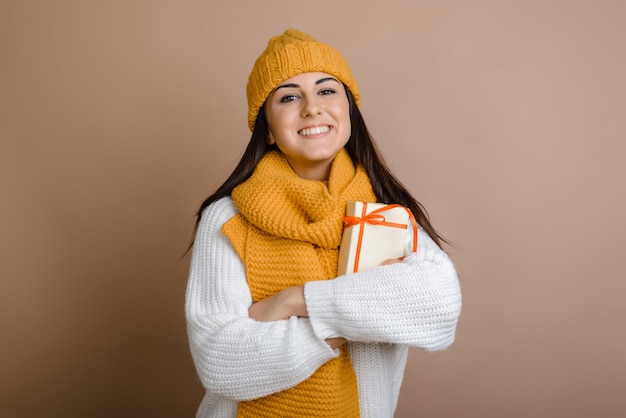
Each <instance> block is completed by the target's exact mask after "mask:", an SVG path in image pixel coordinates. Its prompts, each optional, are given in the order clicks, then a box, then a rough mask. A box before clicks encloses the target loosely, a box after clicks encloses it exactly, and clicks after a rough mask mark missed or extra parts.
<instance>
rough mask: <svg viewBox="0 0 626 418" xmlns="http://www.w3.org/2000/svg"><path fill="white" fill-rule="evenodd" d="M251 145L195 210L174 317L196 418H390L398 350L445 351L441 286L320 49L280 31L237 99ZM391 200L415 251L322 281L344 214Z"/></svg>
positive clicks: (451, 303)
mask: <svg viewBox="0 0 626 418" xmlns="http://www.w3.org/2000/svg"><path fill="white" fill-rule="evenodd" d="M247 95H248V105H249V109H248V121H249V127H250V129H251V130H252V137H251V140H250V143H249V144H248V147H247V149H246V151H245V153H244V155H243V157H242V159H241V161H240V163H239V165H238V166H237V168H236V169H235V170H234V172H233V173H232V174H231V175H230V177H229V178H228V179H227V180H226V182H225V183H224V184H223V185H222V186H220V187H219V188H218V189H217V191H216V192H215V193H214V194H213V195H211V196H210V197H209V198H207V199H206V200H205V201H204V202H203V203H202V205H201V206H200V209H199V211H198V219H197V222H196V234H195V241H194V246H193V254H192V261H191V269H190V276H189V284H188V288H187V296H186V314H187V321H188V333H189V340H190V346H191V352H192V356H193V359H194V362H195V365H196V369H197V372H198V375H199V376H200V379H201V381H202V383H203V385H204V386H205V388H206V395H205V397H204V399H203V401H202V404H201V405H200V408H199V410H198V413H197V416H198V417H236V416H237V417H246V416H249V417H263V416H267V417H308V416H315V417H359V416H361V417H376V418H381V417H382V418H384V417H392V416H393V413H394V410H395V408H396V404H397V399H398V394H399V391H400V384H401V381H402V376H403V373H404V368H405V364H406V359H407V353H408V347H409V346H413V347H421V348H424V349H426V350H429V351H435V350H442V349H445V348H447V347H448V346H449V345H450V344H451V343H452V342H453V340H454V334H455V329H456V324H457V320H458V316H459V313H460V309H461V294H460V289H459V284H458V279H457V275H456V272H455V269H454V266H453V265H452V263H451V261H450V259H449V258H448V256H447V255H446V254H445V252H444V251H443V250H442V249H441V248H440V243H441V241H442V239H441V237H440V236H439V235H438V234H437V232H436V231H435V229H434V228H433V227H432V225H431V224H430V222H429V220H428V218H427V216H426V213H425V211H424V210H423V208H422V207H421V205H420V204H419V203H418V202H417V201H416V200H415V199H414V198H413V197H412V196H411V194H410V193H409V192H408V191H407V190H406V188H405V187H404V186H402V184H401V183H400V182H399V181H398V180H397V179H396V178H395V177H394V176H393V175H392V174H391V173H390V171H389V169H388V168H387V167H386V166H385V164H384V162H383V160H382V158H381V157H380V156H379V155H378V152H377V150H376V148H375V145H374V143H373V141H372V139H371V138H370V135H369V133H368V131H367V128H366V127H365V123H364V121H363V119H362V117H361V114H360V112H359V109H358V104H359V99H360V96H359V91H358V87H357V84H356V82H355V80H354V77H353V75H352V72H351V71H350V68H349V66H348V64H347V63H346V62H345V60H344V58H343V57H342V56H341V54H340V53H339V52H338V51H337V50H336V49H334V48H332V47H331V46H329V45H326V44H324V43H321V42H318V41H316V40H315V39H314V38H312V37H311V36H309V35H307V34H304V33H302V32H300V31H297V30H294V29H290V30H287V31H286V32H285V33H284V34H282V35H280V36H275V37H273V38H272V39H271V40H270V41H269V43H268V46H267V49H266V50H265V51H264V52H263V53H262V54H261V56H260V57H259V58H258V59H257V61H256V63H255V65H254V67H253V69H252V73H251V74H250V77H249V80H248V86H247ZM350 200H353V201H365V202H373V201H377V202H385V203H397V204H401V205H403V206H406V207H407V208H409V209H410V210H411V211H412V213H413V214H414V215H415V218H416V219H417V222H418V224H419V227H418V234H419V238H418V242H419V246H418V249H417V252H415V253H412V254H410V255H408V256H407V257H403V258H401V259H396V260H389V261H387V262H385V263H383V264H384V265H381V266H379V267H377V268H374V269H371V270H368V271H364V272H358V273H353V274H348V275H344V276H341V277H336V274H337V258H338V248H339V244H340V242H341V234H342V221H343V215H344V214H345V209H346V202H347V201H350Z"/></svg>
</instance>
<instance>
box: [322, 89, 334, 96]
mask: <svg viewBox="0 0 626 418" xmlns="http://www.w3.org/2000/svg"><path fill="white" fill-rule="evenodd" d="M335 93H336V91H335V89H330V88H328V89H323V90H320V92H319V93H318V94H319V95H320V96H326V95H328V94H335Z"/></svg>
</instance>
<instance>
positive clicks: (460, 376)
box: [0, 0, 626, 418]
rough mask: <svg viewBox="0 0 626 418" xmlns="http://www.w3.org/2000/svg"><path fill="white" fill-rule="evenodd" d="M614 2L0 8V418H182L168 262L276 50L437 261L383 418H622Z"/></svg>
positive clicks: (182, 358) (624, 45)
mask: <svg viewBox="0 0 626 418" xmlns="http://www.w3.org/2000/svg"><path fill="white" fill-rule="evenodd" d="M625 21H626V2H624V1H611V0H601V1H591V0H588V1H574V0H572V1H565V0H562V1H557V0H546V1H544V0H541V1H540V0H528V1H495V0H493V1H489V0H475V1H461V0H458V1H427V0H417V1H416V0H413V1H406V2H402V1H384V2H383V1H379V0H377V1H357V0H349V1H336V0H333V1H326V0H320V1H317V2H304V1H270V0H266V1H263V2H250V1H241V0H238V1H233V0H228V1H227V0H221V1H163V0H154V1H148V0H145V1H78V0H76V1H67V0H59V1H28V0H20V1H18V0H14V1H10V0H2V1H0V141H1V142H0V191H1V197H0V199H1V200H0V202H1V206H0V210H1V213H0V236H1V240H0V242H1V247H0V257H1V262H0V277H1V280H2V281H1V288H0V302H1V303H0V333H1V335H0V347H1V357H0V416H3V417H16V418H20V417H189V416H192V415H193V413H194V411H195V409H196V407H197V404H198V402H199V401H200V398H201V395H202V389H201V387H200V384H199V381H198V379H197V378H196V375H195V371H194V369H193V365H192V363H191V359H190V356H189V353H188V348H187V342H186V334H185V323H184V316H183V298H184V289H185V285H186V275H187V269H188V262H189V260H188V258H186V257H185V258H181V254H182V253H183V251H184V249H185V247H186V245H187V244H188V240H189V238H190V235H191V232H192V226H193V221H194V218H193V215H194V212H195V210H196V208H197V206H198V205H199V203H200V202H201V201H202V199H204V197H206V196H207V195H208V194H209V193H210V192H211V191H212V190H213V189H214V188H215V187H216V186H217V185H218V184H219V183H220V182H221V181H223V180H224V179H225V177H226V175H227V174H228V173H229V172H230V171H231V170H232V169H233V168H234V165H235V163H236V162H237V161H238V159H239V157H240V155H241V153H242V151H243V149H244V147H245V145H246V143H247V141H248V139H249V132H248V130H247V127H246V104H245V82H246V79H247V75H248V73H249V70H250V68H251V66H252V64H253V62H254V59H255V58H256V57H257V56H258V54H259V53H260V52H261V51H262V50H263V48H264V47H265V45H266V42H267V40H268V39H269V37H270V36H272V35H275V34H278V33H281V32H282V31H283V30H284V29H285V28H287V27H290V26H293V27H298V28H300V29H302V30H304V31H307V32H309V33H311V34H313V35H314V36H315V37H317V38H318V39H320V40H323V41H326V42H329V43H331V44H333V45H335V46H336V47H338V48H339V49H340V50H341V51H342V52H344V55H345V56H346V57H347V59H348V61H349V62H350V63H351V65H352V67H353V70H354V73H355V75H356V77H357V80H358V82H359V85H360V88H361V92H362V96H363V100H362V110H363V113H364V115H365V118H366V120H367V121H368V124H369V127H370V128H371V131H372V133H373V134H374V136H375V138H376V139H377V140H378V142H379V145H380V147H381V149H382V151H383V153H384V155H385V157H386V159H387V160H388V162H389V164H390V165H391V166H392V167H393V168H394V170H395V172H396V173H397V174H398V176H399V177H400V178H401V179H403V180H404V182H405V183H406V184H407V186H408V187H409V188H410V189H411V190H412V192H414V194H415V195H416V196H417V197H418V199H419V200H421V201H422V203H424V204H425V205H426V207H427V209H428V210H429V212H430V214H431V217H432V219H433V221H434V223H435V225H436V226H437V227H438V228H439V229H440V230H441V231H442V232H443V233H444V234H445V235H446V236H447V237H449V238H450V239H451V240H452V241H453V242H454V243H455V246H454V247H453V248H449V253H450V254H451V256H452V257H453V259H454V261H455V263H456V265H457V267H458V270H459V273H460V276H461V280H462V286H463V292H464V308H463V313H462V317H461V321H460V324H459V329H458V337H457V341H456V343H455V345H453V347H452V348H450V349H449V350H448V351H446V352H442V353H436V354H429V353H424V352H422V351H419V350H412V351H411V355H410V358H409V364H408V368H407V371H406V376H405V383H404V386H403V391H402V394H401V398H400V404H399V407H398V412H397V417H437V418H438V417H441V418H443V417H477V418H486V417H488V418H491V417H493V418H496V417H498V418H500V417H506V418H516V417H532V418H541V417H546V418H547V417H568V418H572V417H618V416H625V415H624V414H626V401H625V400H624V397H623V394H624V389H625V383H624V382H625V378H626V361H625V360H624V357H623V356H624V352H625V349H626V336H625V334H624V320H625V319H626V307H625V306H624V303H623V299H624V294H625V290H626V286H625V284H624V279H625V276H626V274H625V273H624V262H623V260H624V250H626V245H625V244H624V242H625V236H626V222H625V221H624V214H625V213H626V192H625V189H626V187H625V179H626V164H624V159H625V157H626V141H625V140H626V122H625V120H626V118H625V117H624V116H625V115H624V113H625V107H626V87H625V86H626V76H625V74H626V26H625V25H624V22H625Z"/></svg>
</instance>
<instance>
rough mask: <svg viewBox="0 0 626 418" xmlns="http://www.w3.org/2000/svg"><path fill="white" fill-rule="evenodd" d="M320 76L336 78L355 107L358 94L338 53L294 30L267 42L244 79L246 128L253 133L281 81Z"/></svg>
mask: <svg viewBox="0 0 626 418" xmlns="http://www.w3.org/2000/svg"><path fill="white" fill-rule="evenodd" d="M318 71H319V72H324V73H327V74H330V75H332V76H335V77H337V79H338V80H339V81H341V82H342V83H343V84H345V85H346V86H347V87H348V88H349V89H350V92H351V93H352V95H353V96H354V100H355V102H356V104H357V106H358V105H359V100H360V94H359V88H358V86H357V84H356V81H355V79H354V76H353V75H352V71H351V70H350V67H349V66H348V63H347V62H346V60H345V59H344V58H343V56H342V55H341V53H339V51H337V50H336V49H335V48H333V47H332V46H330V45H327V44H325V43H322V42H319V41H317V40H315V39H314V38H313V37H312V36H310V35H307V34H306V33H303V32H301V31H299V30H297V29H287V30H286V31H285V33H283V34H282V35H280V36H274V37H273V38H272V39H270V40H269V42H268V44H267V48H266V49H265V51H263V53H262V54H261V55H260V56H259V58H257V60H256V62H255V64H254V67H253V68H252V72H251V73H250V76H249V77H248V85H247V95H248V126H249V127H250V130H251V131H252V130H254V124H255V122H256V118H257V115H258V114H259V108H260V107H261V106H263V103H265V100H266V99H267V97H268V96H269V95H270V93H271V92H272V91H273V90H274V89H275V88H276V87H277V86H278V85H279V84H280V83H282V82H283V81H285V80H287V79H288V78H291V77H294V76H296V75H298V74H301V73H306V72H318Z"/></svg>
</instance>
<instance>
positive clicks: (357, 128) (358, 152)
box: [187, 86, 448, 251]
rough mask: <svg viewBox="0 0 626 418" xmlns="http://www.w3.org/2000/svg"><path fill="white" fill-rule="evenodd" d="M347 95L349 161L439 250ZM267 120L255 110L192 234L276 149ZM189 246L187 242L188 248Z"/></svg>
mask: <svg viewBox="0 0 626 418" xmlns="http://www.w3.org/2000/svg"><path fill="white" fill-rule="evenodd" d="M344 88H345V90H346V93H347V95H348V103H349V106H350V124H351V127H352V128H351V129H352V131H351V133H350V139H349V140H348V143H347V144H346V145H345V148H346V150H347V151H348V154H349V155H350V158H351V159H352V162H353V163H354V164H355V165H359V164H360V165H362V166H363V167H364V168H365V171H366V172H367V174H368V176H369V178H370V182H371V183H372V188H373V189H374V194H375V195H376V198H377V200H378V202H381V203H397V204H400V205H403V206H406V207H407V208H409V209H410V210H411V212H413V216H415V220H416V221H417V223H418V224H419V225H420V226H421V227H422V228H423V229H424V231H426V232H427V233H428V235H430V237H431V238H432V239H433V240H434V241H435V242H436V243H437V245H439V246H440V247H441V244H442V242H445V243H448V241H447V240H446V239H445V238H443V237H442V236H441V235H440V234H439V233H438V232H437V231H436V230H435V228H434V227H433V226H432V224H431V223H430V220H429V218H428V213H427V212H426V209H425V208H424V207H423V206H422V204H421V203H419V202H418V201H417V200H416V199H415V198H414V197H413V196H412V195H411V193H409V191H408V190H407V189H406V187H404V185H403V184H402V183H401V182H400V181H399V180H398V179H397V178H396V177H395V176H394V175H393V174H392V173H391V170H389V168H388V167H387V164H385V161H384V159H383V158H382V156H381V155H380V153H379V152H378V149H377V148H376V145H375V143H374V140H373V139H372V136H371V135H370V133H369V131H368V129H367V126H366V125H365V121H364V120H363V116H362V115H361V112H360V111H359V108H358V107H357V106H356V104H355V102H354V97H353V96H352V93H350V90H349V89H348V88H346V87H345V86H344ZM267 135H268V128H267V120H266V118H265V106H262V107H261V108H260V109H259V114H258V116H257V119H256V123H255V125H254V131H253V132H252V137H251V138H250V142H249V143H248V146H247V147H246V150H245V151H244V153H243V156H242V157H241V160H240V161H239V164H237V167H236V168H235V170H234V171H233V172H232V173H231V175H230V176H229V177H228V179H227V180H226V181H225V182H224V183H223V184H222V185H221V186H220V187H218V188H217V190H216V191H215V192H214V193H213V194H212V195H210V196H209V197H208V198H206V200H205V201H204V202H202V204H201V205H200V208H199V209H198V212H197V213H196V224H195V228H194V235H195V232H196V230H197V228H198V224H199V223H200V218H201V216H202V212H203V211H204V209H206V207H207V206H209V205H210V204H211V203H213V202H215V201H217V200H219V199H221V198H222V197H225V196H230V194H231V193H232V191H233V189H234V188H235V187H237V186H238V185H239V184H241V183H243V182H244V181H246V180H247V179H248V178H249V177H250V176H251V175H252V172H253V171H254V168H255V167H256V165H257V164H258V162H259V161H260V160H261V158H263V156H264V155H265V154H266V153H267V152H268V151H270V150H272V149H277V148H276V145H269V144H268V143H267ZM192 246H193V241H192V242H191V244H190V246H189V248H188V249H187V251H189V249H190V248H191V247H192Z"/></svg>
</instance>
